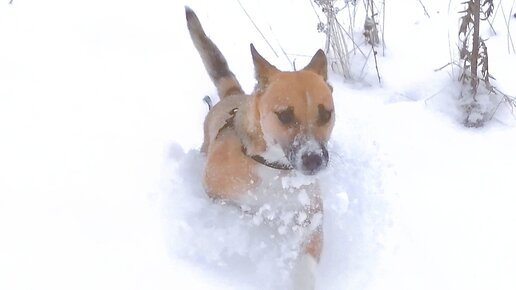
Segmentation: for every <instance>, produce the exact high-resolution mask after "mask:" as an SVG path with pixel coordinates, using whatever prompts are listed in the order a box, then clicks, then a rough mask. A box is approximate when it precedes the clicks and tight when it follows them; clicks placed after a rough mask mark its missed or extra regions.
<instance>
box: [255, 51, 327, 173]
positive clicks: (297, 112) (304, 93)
mask: <svg viewBox="0 0 516 290" xmlns="http://www.w3.org/2000/svg"><path fill="white" fill-rule="evenodd" d="M251 54H252V57H253V62H254V66H255V71H256V79H257V81H258V83H257V85H256V88H255V92H254V106H255V112H256V115H257V116H256V122H259V126H260V127H261V131H262V134H263V139H264V140H265V143H266V144H267V148H268V149H272V151H274V149H281V150H275V151H280V152H282V154H283V155H284V157H285V158H286V159H287V160H288V162H289V163H290V165H291V166H292V167H293V168H294V169H296V170H298V171H300V172H302V173H303V174H306V175H313V174H316V173H317V172H319V171H320V170H322V169H324V168H326V166H327V164H328V160H329V154H328V150H327V149H326V144H327V142H328V139H329V138H330V134H331V131H332V129H333V124H334V122H335V114H334V107H333V98H332V88H331V86H330V85H329V84H328V83H327V60H326V55H325V54H324V52H323V51H322V50H319V51H317V53H316V54H315V55H314V56H313V57H312V60H311V61H310V63H309V64H308V65H307V66H306V67H305V68H303V69H302V70H300V71H294V72H284V71H280V70H278V69H277V68H276V67H274V66H272V65H271V64H270V63H269V62H267V61H266V60H265V59H264V58H263V57H262V56H261V55H260V54H258V52H257V51H256V50H255V48H254V46H253V45H251Z"/></svg>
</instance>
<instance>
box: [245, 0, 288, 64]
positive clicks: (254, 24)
mask: <svg viewBox="0 0 516 290" xmlns="http://www.w3.org/2000/svg"><path fill="white" fill-rule="evenodd" d="M237 2H238V5H240V8H242V10H244V13H245V15H247V18H249V20H250V21H251V23H252V24H253V26H254V28H256V30H257V31H258V32H259V33H260V35H261V36H262V38H263V40H265V42H266V43H267V45H268V46H269V48H270V49H271V50H272V52H273V53H274V55H276V57H279V55H278V54H277V53H276V50H274V48H273V47H272V45H271V44H270V43H269V41H268V40H267V38H266V37H265V35H263V33H262V31H261V30H260V28H258V26H257V25H256V23H254V20H253V18H251V16H250V15H249V13H247V10H245V8H244V6H243V5H242V3H240V0H237Z"/></svg>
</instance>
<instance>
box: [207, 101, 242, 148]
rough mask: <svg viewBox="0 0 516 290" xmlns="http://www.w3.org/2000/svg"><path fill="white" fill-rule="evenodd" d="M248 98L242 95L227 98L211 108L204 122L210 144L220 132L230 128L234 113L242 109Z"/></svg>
mask: <svg viewBox="0 0 516 290" xmlns="http://www.w3.org/2000/svg"><path fill="white" fill-rule="evenodd" d="M248 98H249V97H248V96H247V95H243V94H236V95H231V96H227V97H225V98H224V99H222V100H221V101H220V102H218V103H217V104H215V106H213V108H211V110H210V111H209V112H208V115H207V116H206V120H205V127H206V129H207V130H208V135H209V139H210V143H211V142H212V141H214V139H216V138H217V136H218V135H219V133H220V132H221V130H225V129H226V128H227V127H231V126H232V124H231V122H233V121H234V120H233V119H234V115H235V113H236V112H237V111H238V110H240V109H241V108H242V107H243V105H244V104H245V103H246V102H247V101H248Z"/></svg>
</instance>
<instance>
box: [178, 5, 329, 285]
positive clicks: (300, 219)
mask: <svg viewBox="0 0 516 290" xmlns="http://www.w3.org/2000/svg"><path fill="white" fill-rule="evenodd" d="M185 13H186V20H187V26H188V30H189V32H190V36H191V38H192V41H193V44H194V46H195V47H196V49H197V51H198V52H199V55H200V56H201V59H202V61H203V63H204V66H205V68H206V71H207V72H208V74H209V76H210V78H211V80H212V81H213V83H214V84H215V87H216V88H217V93H218V95H219V97H220V101H219V102H218V103H217V104H215V105H214V106H213V108H211V109H210V110H209V112H208V114H207V116H206V119H205V122H204V142H203V145H202V147H201V152H202V153H203V154H205V156H206V164H205V168H204V173H203V185H204V188H205V191H206V192H207V194H208V195H209V196H210V197H211V198H213V199H216V200H221V201H224V202H227V203H231V204H234V205H237V206H238V207H240V208H241V209H242V210H244V211H246V212H251V213H253V214H258V213H263V212H264V211H265V212H267V213H268V214H267V218H268V219H270V220H272V219H274V218H278V217H279V216H281V213H285V212H287V213H294V214H291V215H290V217H291V222H287V223H289V225H291V226H292V225H294V226H295V227H296V228H298V229H299V228H301V229H302V230H303V242H302V245H301V247H300V252H299V255H298V257H297V260H296V263H295V266H294V267H293V269H292V281H293V282H292V283H293V288H294V289H296V290H301V289H314V287H315V271H316V267H317V264H318V262H319V259H320V255H321V250H322V241H323V232H322V214H323V205H322V198H321V192H320V188H319V185H318V183H317V178H316V175H317V173H319V172H320V171H322V170H323V169H325V168H326V167H327V165H328V162H329V153H328V150H327V144H328V141H329V139H330V136H331V132H332V129H333V126H334V123H335V110H334V104H333V97H332V87H331V86H330V85H329V83H328V81H327V59H326V55H325V54H324V52H323V51H322V50H318V51H317V52H316V53H315V55H314V56H313V57H312V59H311V61H310V62H309V63H308V65H307V66H306V67H304V68H303V69H302V70H299V71H293V72H292V71H281V70H279V69H277V68H276V67H274V66H273V65H271V64H270V63H269V62H268V61H267V60H265V58H263V57H262V56H261V55H260V54H259V53H258V52H257V51H256V49H255V47H254V45H253V44H251V45H250V49H251V56H252V60H253V63H254V68H255V77H256V81H257V83H256V86H255V88H254V91H253V92H252V93H251V94H250V95H246V94H245V93H244V91H243V89H242V87H241V86H240V84H239V82H238V80H237V79H236V77H235V75H234V74H233V73H232V72H231V70H230V69H229V66H228V63H227V61H226V59H225V58H224V56H223V55H222V53H221V52H220V51H219V49H218V48H217V46H216V45H215V44H214V43H213V42H212V41H211V39H210V38H208V37H207V36H206V34H205V32H204V30H203V28H202V26H201V23H200V21H199V19H198V17H197V16H196V14H195V13H194V11H193V10H192V9H190V8H189V7H185ZM299 176H301V177H302V178H299ZM282 217H283V218H282V219H284V217H285V215H283V216H282Z"/></svg>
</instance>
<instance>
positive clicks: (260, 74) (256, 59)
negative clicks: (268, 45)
mask: <svg viewBox="0 0 516 290" xmlns="http://www.w3.org/2000/svg"><path fill="white" fill-rule="evenodd" d="M251 56H252V57H253V63H254V70H255V77H256V80H257V81H258V84H257V88H259V89H260V88H264V87H265V86H266V85H267V84H268V83H269V79H270V77H271V76H272V75H273V74H275V73H277V72H279V70H278V69H277V68H276V67H275V66H273V65H272V64H270V63H269V62H268V61H267V60H265V58H263V56H261V55H260V54H259V53H258V51H256V49H255V48H254V45H253V44H252V43H251Z"/></svg>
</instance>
